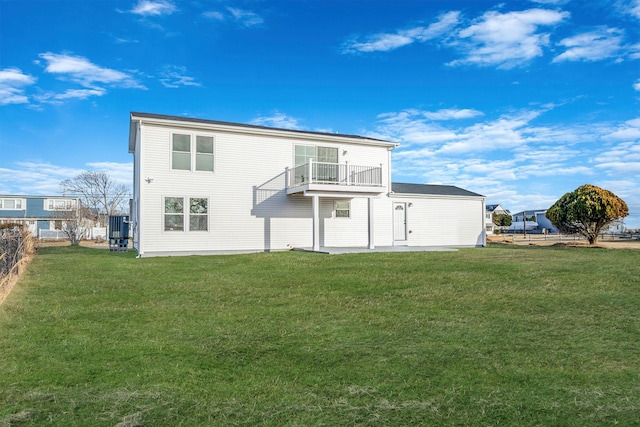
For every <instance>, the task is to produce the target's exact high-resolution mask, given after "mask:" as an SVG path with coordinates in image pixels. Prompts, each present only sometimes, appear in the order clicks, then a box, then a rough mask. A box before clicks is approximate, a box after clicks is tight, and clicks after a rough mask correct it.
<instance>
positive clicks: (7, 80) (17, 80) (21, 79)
mask: <svg viewBox="0 0 640 427" xmlns="http://www.w3.org/2000/svg"><path fill="white" fill-rule="evenodd" d="M35 82H36V79H35V77H33V76H30V75H28V74H24V73H23V72H22V70H20V69H19V68H4V69H2V70H0V105H8V104H27V103H28V102H29V98H28V97H27V96H26V95H25V94H24V89H23V88H24V87H25V86H30V85H32V84H34V83H35Z"/></svg>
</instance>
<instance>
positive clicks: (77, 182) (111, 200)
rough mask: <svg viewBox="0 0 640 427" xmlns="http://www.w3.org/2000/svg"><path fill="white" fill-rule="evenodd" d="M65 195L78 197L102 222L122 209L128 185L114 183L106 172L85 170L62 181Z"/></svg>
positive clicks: (127, 197) (127, 192)
mask: <svg viewBox="0 0 640 427" xmlns="http://www.w3.org/2000/svg"><path fill="white" fill-rule="evenodd" d="M60 185H61V186H62V188H63V192H64V193H65V195H67V194H69V195H74V196H77V197H80V199H81V200H82V204H83V206H85V207H87V208H89V209H91V210H92V211H93V212H94V214H95V217H96V218H97V219H98V220H99V221H100V222H101V223H104V218H105V217H106V216H108V215H114V214H116V213H117V212H118V211H121V210H123V208H124V207H125V202H126V201H127V200H128V199H129V194H130V190H129V187H127V186H126V185H123V184H117V183H115V182H114V181H113V180H112V179H111V177H110V176H109V175H108V174H107V173H106V172H102V171H100V172H92V171H86V172H83V173H81V174H80V175H78V176H76V177H75V178H70V179H66V180H64V181H62V182H61V183H60Z"/></svg>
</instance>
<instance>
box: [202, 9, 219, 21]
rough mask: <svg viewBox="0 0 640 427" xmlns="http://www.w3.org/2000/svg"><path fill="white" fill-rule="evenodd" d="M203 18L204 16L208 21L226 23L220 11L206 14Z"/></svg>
mask: <svg viewBox="0 0 640 427" xmlns="http://www.w3.org/2000/svg"><path fill="white" fill-rule="evenodd" d="M202 16H204V17H205V18H207V19H216V20H218V21H224V15H223V14H222V12H218V11H208V12H204V13H203V14H202Z"/></svg>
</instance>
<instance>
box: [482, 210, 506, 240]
mask: <svg viewBox="0 0 640 427" xmlns="http://www.w3.org/2000/svg"><path fill="white" fill-rule="evenodd" d="M493 214H496V215H511V212H509V211H508V210H507V209H504V208H503V207H502V206H501V205H499V204H497V205H487V206H486V210H485V223H486V230H487V234H493V233H494V232H495V230H496V229H499V228H500V227H499V226H498V225H496V224H494V223H493Z"/></svg>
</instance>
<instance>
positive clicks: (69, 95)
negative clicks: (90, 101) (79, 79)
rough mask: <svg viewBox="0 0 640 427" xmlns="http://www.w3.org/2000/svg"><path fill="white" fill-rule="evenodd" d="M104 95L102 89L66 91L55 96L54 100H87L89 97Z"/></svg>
mask: <svg viewBox="0 0 640 427" xmlns="http://www.w3.org/2000/svg"><path fill="white" fill-rule="evenodd" d="M105 93H106V91H105V90H104V89H101V88H96V89H69V90H68V91H66V92H64V93H61V94H58V95H55V97H54V98H55V99H87V98H89V97H91V96H102V95H104V94H105Z"/></svg>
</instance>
